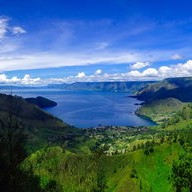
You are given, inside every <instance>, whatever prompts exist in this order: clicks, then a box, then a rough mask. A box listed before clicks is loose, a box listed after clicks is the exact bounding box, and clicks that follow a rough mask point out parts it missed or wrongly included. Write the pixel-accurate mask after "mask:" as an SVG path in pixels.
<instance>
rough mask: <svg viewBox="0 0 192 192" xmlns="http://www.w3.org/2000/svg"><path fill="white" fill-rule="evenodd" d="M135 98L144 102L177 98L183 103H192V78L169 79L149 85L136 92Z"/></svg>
mask: <svg viewBox="0 0 192 192" xmlns="http://www.w3.org/2000/svg"><path fill="white" fill-rule="evenodd" d="M135 97H137V98H138V99H140V100H143V101H151V100H158V99H166V98H170V97H171V98H176V99H179V100H180V101H182V102H191V101H192V77H178V78H168V79H165V80H163V81H160V82H157V83H153V84H148V85H147V86H146V87H144V88H143V89H141V90H139V91H137V92H136V94H135Z"/></svg>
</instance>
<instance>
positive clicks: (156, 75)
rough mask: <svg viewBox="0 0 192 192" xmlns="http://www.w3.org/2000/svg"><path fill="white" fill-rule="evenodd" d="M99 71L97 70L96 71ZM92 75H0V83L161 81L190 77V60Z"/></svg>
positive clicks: (191, 65) (191, 70) (43, 83)
mask: <svg viewBox="0 0 192 192" xmlns="http://www.w3.org/2000/svg"><path fill="white" fill-rule="evenodd" d="M98 70H99V69H98ZM98 70H97V71H98ZM98 72H99V75H98V74H97V73H94V74H92V75H86V74H85V72H80V73H78V74H77V75H76V76H68V77H63V78H49V79H41V78H40V77H38V78H31V77H30V75H29V74H26V75H24V77H23V78H18V77H12V78H8V77H7V76H6V75H5V74H0V83H7V84H21V85H46V84H52V83H73V82H82V81H83V82H103V81H133V80H134V81H136V80H161V79H163V78H168V77H183V76H192V60H189V61H187V62H186V63H183V64H182V63H180V64H177V65H172V66H161V67H160V68H158V69H155V68H148V69H146V70H144V71H138V70H133V71H130V72H125V73H113V74H109V73H100V72H102V71H98Z"/></svg>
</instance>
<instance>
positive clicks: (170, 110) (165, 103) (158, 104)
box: [136, 98, 185, 123]
mask: <svg viewBox="0 0 192 192" xmlns="http://www.w3.org/2000/svg"><path fill="white" fill-rule="evenodd" d="M184 105H185V103H183V102H181V101H179V100H178V99H175V98H167V99H161V100H154V101H150V102H146V103H144V104H143V105H142V106H141V107H140V108H139V109H138V110H137V112H136V113H137V114H138V115H141V116H145V117H148V118H150V119H151V120H153V121H155V122H157V123H161V122H162V121H163V120H164V119H169V118H170V117H172V116H173V114H175V112H177V111H179V110H181V109H182V108H183V106H184Z"/></svg>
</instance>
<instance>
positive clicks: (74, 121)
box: [1, 89, 154, 128]
mask: <svg viewBox="0 0 192 192" xmlns="http://www.w3.org/2000/svg"><path fill="white" fill-rule="evenodd" d="M11 91H12V94H13V95H19V96H22V97H24V98H27V97H37V96H43V97H46V98H48V99H51V100H53V101H55V102H57V103H58V105H57V106H56V107H51V108H46V109H44V110H46V111H47V112H48V113H50V114H53V115H54V116H56V117H58V118H60V119H62V120H63V121H64V122H66V123H68V124H70V125H73V126H76V127H79V128H91V127H97V126H98V125H100V126H101V125H102V126H106V125H113V126H151V125H154V123H153V122H151V121H149V120H147V119H144V118H142V117H139V116H137V115H136V114H135V111H136V110H137V108H138V107H139V105H135V103H137V104H139V103H141V101H138V100H137V99H135V98H130V97H128V93H114V92H92V91H67V90H60V89H15V90H11ZM1 92H3V93H6V94H9V93H10V90H2V91H1Z"/></svg>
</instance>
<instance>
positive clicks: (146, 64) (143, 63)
mask: <svg viewBox="0 0 192 192" xmlns="http://www.w3.org/2000/svg"><path fill="white" fill-rule="evenodd" d="M149 65H150V63H149V62H137V63H135V64H133V65H131V69H141V68H144V67H147V66H149Z"/></svg>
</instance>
